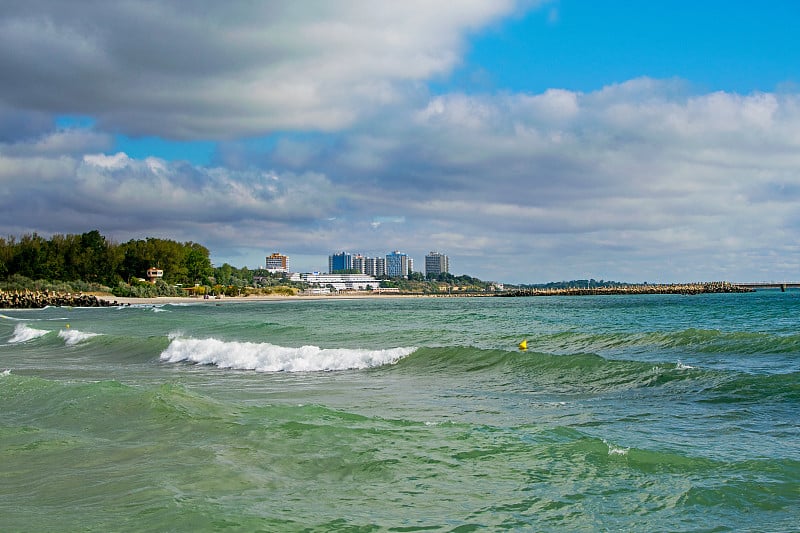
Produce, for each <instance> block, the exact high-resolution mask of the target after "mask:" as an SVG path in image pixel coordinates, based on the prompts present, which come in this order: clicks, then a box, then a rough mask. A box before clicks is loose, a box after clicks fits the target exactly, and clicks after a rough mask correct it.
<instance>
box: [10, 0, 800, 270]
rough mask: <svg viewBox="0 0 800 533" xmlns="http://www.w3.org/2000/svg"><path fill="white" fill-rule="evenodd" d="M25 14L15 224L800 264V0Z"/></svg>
mask: <svg viewBox="0 0 800 533" xmlns="http://www.w3.org/2000/svg"><path fill="white" fill-rule="evenodd" d="M195 7H196V9H195V10H194V12H193V13H186V12H185V10H184V9H182V7H181V5H180V4H179V3H177V2H173V1H171V0H161V1H157V2H139V1H132V2H129V3H125V4H123V5H119V4H116V3H109V4H108V5H106V4H100V5H98V4H93V3H80V2H79V3H77V4H71V5H70V6H65V5H64V3H62V2H57V1H50V2H48V1H43V2H38V3H36V4H35V5H26V4H20V5H16V4H12V5H9V6H7V9H6V8H4V10H3V14H2V15H0V68H2V70H3V72H4V80H8V81H7V82H4V83H3V84H2V86H0V208H2V209H0V225H2V228H3V233H5V234H11V235H20V234H22V233H27V232H32V231H36V232H38V233H40V234H43V235H48V234H53V233H74V232H83V231H88V230H90V229H99V230H100V231H101V232H102V233H103V234H105V235H107V236H110V237H112V238H114V239H116V240H118V241H124V240H127V239H130V238H142V237H147V236H159V237H166V238H174V239H176V240H192V241H196V242H201V243H203V244H205V245H206V246H208V247H209V248H210V249H211V251H212V259H213V260H214V262H215V263H216V264H222V263H223V262H229V263H231V264H233V265H236V266H248V267H257V266H258V265H260V264H263V261H264V256H265V255H269V254H270V253H272V252H274V251H280V252H282V253H285V254H287V255H289V256H290V257H291V258H292V266H293V268H294V269H296V270H305V271H310V270H324V269H325V268H326V265H327V256H328V255H329V254H331V253H334V252H338V251H350V252H353V253H363V254H365V255H372V256H377V255H384V254H386V253H388V252H390V251H392V250H396V249H399V250H401V251H404V252H406V253H409V255H411V256H412V258H415V259H416V261H417V264H418V265H419V266H421V265H422V264H424V255H425V253H427V252H428V251H431V250H437V251H440V252H442V253H446V254H447V255H449V256H450V258H451V267H452V269H453V271H454V273H457V274H458V273H467V274H471V275H475V276H478V277H480V278H482V279H489V280H497V281H507V282H544V281H554V280H561V279H574V278H584V277H594V278H596V279H615V280H621V281H651V282H655V281H690V280H707V279H727V280H732V281H737V280H741V281H745V280H750V281H759V280H768V281H771V280H786V279H794V278H798V277H800V273H799V271H800V268H799V267H800V249H798V245H797V240H796V238H795V236H796V234H797V229H798V226H800V211H798V207H797V205H800V204H798V202H797V201H798V200H800V170H798V169H800V150H798V148H800V146H799V145H800V96H799V94H800V85H798V84H799V83H800V73H798V68H800V67H798V65H800V45H798V43H797V39H796V38H793V33H795V27H794V26H795V22H796V21H797V20H798V15H799V14H800V7H798V4H796V3H794V2H777V1H772V2H762V3H759V4H758V5H755V4H753V3H750V2H721V1H720V2H717V1H709V2H684V1H670V2H623V1H617V2H586V1H583V2H580V1H570V0H561V1H552V2H529V1H520V2H514V1H512V0H504V1H492V2H484V1H469V0H464V1H454V2H448V3H441V4H435V3H434V4H431V3H427V2H419V3H415V2H408V3H402V4H396V3H377V2H367V1H343V2H335V3H330V2H323V1H313V0H309V1H307V2H298V3H292V4H286V3H284V2H261V3H258V4H252V3H249V2H248V3H245V2H230V3H225V4H220V3H217V2H210V1H209V2H204V1H199V2H197V3H196V5H195Z"/></svg>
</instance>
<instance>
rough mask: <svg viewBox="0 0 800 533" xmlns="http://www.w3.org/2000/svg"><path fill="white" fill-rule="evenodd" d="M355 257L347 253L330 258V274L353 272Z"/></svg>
mask: <svg viewBox="0 0 800 533" xmlns="http://www.w3.org/2000/svg"><path fill="white" fill-rule="evenodd" d="M352 268H353V256H352V255H351V254H349V253H347V252H339V253H338V254H333V255H331V256H328V273H329V274H333V273H334V272H341V271H342V270H352Z"/></svg>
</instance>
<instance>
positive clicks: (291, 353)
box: [161, 336, 416, 372]
mask: <svg viewBox="0 0 800 533" xmlns="http://www.w3.org/2000/svg"><path fill="white" fill-rule="evenodd" d="M170 338H171V342H170V344H169V346H168V347H167V349H166V350H164V351H163V352H162V353H161V360H162V361H167V362H170V363H178V362H182V361H186V362H191V363H197V364H202V365H215V366H218V367H220V368H232V369H237V370H256V371H259V372H317V371H326V370H351V369H362V368H372V367H378V366H382V365H387V364H393V363H396V362H397V361H399V360H400V359H402V358H403V357H406V356H407V355H409V354H411V353H413V352H414V350H415V349H416V348H390V349H385V350H356V349H349V348H327V349H326V348H319V347H317V346H302V347H300V348H289V347H285V346H277V345H274V344H269V343H266V342H262V343H255V342H224V341H220V340H217V339H185V338H180V337H175V336H171V337H170Z"/></svg>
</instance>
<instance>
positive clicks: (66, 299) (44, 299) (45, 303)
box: [0, 290, 119, 309]
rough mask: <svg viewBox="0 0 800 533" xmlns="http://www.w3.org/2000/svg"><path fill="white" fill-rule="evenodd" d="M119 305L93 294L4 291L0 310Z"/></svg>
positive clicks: (0, 293)
mask: <svg viewBox="0 0 800 533" xmlns="http://www.w3.org/2000/svg"><path fill="white" fill-rule="evenodd" d="M116 305H119V304H117V302H109V301H106V300H103V299H101V298H98V297H97V296H94V295H92V294H82V293H79V294H72V293H68V292H52V291H2V290H0V309H43V308H45V307H112V306H116Z"/></svg>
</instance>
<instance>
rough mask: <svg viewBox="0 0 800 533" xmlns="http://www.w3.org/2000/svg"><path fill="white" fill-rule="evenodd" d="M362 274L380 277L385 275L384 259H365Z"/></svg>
mask: <svg viewBox="0 0 800 533" xmlns="http://www.w3.org/2000/svg"><path fill="white" fill-rule="evenodd" d="M364 274H368V275H370V276H375V277H381V276H385V275H386V258H384V257H365V258H364Z"/></svg>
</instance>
